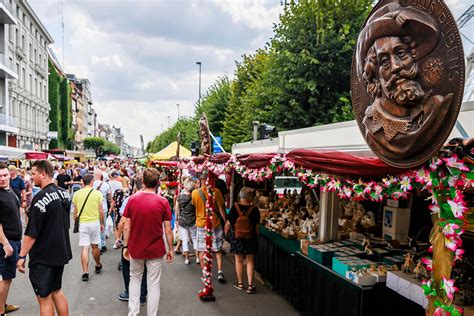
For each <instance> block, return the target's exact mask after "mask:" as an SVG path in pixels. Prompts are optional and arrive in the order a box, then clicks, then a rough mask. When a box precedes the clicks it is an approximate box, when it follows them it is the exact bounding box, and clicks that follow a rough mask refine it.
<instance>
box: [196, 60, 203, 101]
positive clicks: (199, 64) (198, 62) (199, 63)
mask: <svg viewBox="0 0 474 316" xmlns="http://www.w3.org/2000/svg"><path fill="white" fill-rule="evenodd" d="M196 65H198V66H199V100H198V104H199V106H201V66H202V63H201V62H200V61H197V62H196Z"/></svg>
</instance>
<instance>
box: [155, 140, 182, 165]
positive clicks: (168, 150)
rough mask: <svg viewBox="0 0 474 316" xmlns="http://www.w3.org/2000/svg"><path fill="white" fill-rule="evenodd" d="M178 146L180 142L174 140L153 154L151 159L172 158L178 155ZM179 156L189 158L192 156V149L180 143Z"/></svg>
mask: <svg viewBox="0 0 474 316" xmlns="http://www.w3.org/2000/svg"><path fill="white" fill-rule="evenodd" d="M177 148H178V142H172V143H171V144H169V145H168V146H166V147H165V148H163V149H162V150H160V151H159V152H157V153H156V154H153V155H152V156H151V160H152V161H155V160H170V159H171V157H175V156H176V149H177ZM179 157H180V158H189V157H191V151H190V150H189V149H187V148H186V147H184V146H183V145H179Z"/></svg>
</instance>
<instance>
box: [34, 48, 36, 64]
mask: <svg viewBox="0 0 474 316" xmlns="http://www.w3.org/2000/svg"><path fill="white" fill-rule="evenodd" d="M34 56H35V57H34V61H35V63H36V48H35V54H34Z"/></svg>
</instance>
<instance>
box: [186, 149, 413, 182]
mask: <svg viewBox="0 0 474 316" xmlns="http://www.w3.org/2000/svg"><path fill="white" fill-rule="evenodd" d="M232 156H235V160H236V161H237V162H238V163H240V164H241V165H244V166H245V167H247V168H252V169H258V168H262V167H266V166H269V165H270V164H271V161H272V159H273V158H274V157H277V156H281V155H280V154H277V153H261V154H245V155H231V154H228V153H220V154H216V155H212V156H211V157H209V162H211V163H214V164H224V163H226V162H228V161H229V160H230V159H231V157H232ZM285 156H286V159H288V160H289V161H290V162H292V163H294V164H295V165H296V166H297V167H301V168H307V169H311V170H314V171H319V172H324V173H328V174H333V175H340V176H349V177H379V176H385V175H397V174H401V173H403V172H405V171H407V169H399V168H395V167H392V166H389V165H387V164H386V163H385V162H383V161H382V160H380V159H379V158H375V157H360V156H356V155H351V154H349V153H345V152H340V151H315V150H309V149H296V150H292V151H290V152H289V153H288V154H286V155H285ZM191 160H192V161H193V162H194V163H195V164H197V165H200V164H202V163H204V161H205V157H203V156H199V157H193V158H192V159H191ZM184 161H186V159H184Z"/></svg>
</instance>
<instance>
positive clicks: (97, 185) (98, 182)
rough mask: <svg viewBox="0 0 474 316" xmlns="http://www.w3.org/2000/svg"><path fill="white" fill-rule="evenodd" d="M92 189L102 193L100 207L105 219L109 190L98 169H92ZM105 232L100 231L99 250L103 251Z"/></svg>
mask: <svg viewBox="0 0 474 316" xmlns="http://www.w3.org/2000/svg"><path fill="white" fill-rule="evenodd" d="M94 189H96V190H99V191H100V193H102V197H103V199H102V208H103V210H104V218H105V220H106V219H107V216H108V211H109V208H108V202H110V201H111V198H112V196H111V191H110V186H109V185H108V184H107V183H106V182H105V181H103V175H102V172H101V171H100V170H96V171H94ZM105 239H106V232H105V229H104V230H103V231H102V232H101V233H100V252H101V253H103V252H105V251H107V246H106V245H105Z"/></svg>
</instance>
